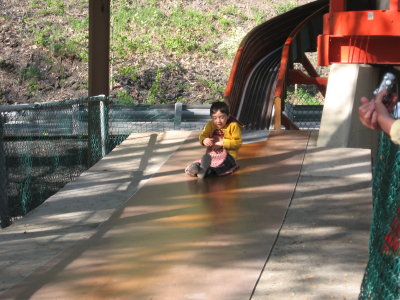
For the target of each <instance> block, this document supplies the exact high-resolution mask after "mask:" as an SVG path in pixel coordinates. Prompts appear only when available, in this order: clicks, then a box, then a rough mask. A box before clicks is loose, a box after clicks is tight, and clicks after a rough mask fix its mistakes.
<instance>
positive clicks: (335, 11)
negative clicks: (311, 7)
mask: <svg viewBox="0 0 400 300" xmlns="http://www.w3.org/2000/svg"><path fill="white" fill-rule="evenodd" d="M399 3H400V1H399V0H390V2H389V9H381V10H373V9H371V10H357V11H346V7H345V1H343V0H338V1H335V0H331V1H330V5H331V7H330V11H329V13H328V14H326V15H324V18H323V23H324V29H323V34H322V35H319V36H318V40H317V42H318V64H319V65H321V66H328V65H330V64H333V63H353V64H391V65H400V52H399V51H398V50H397V49H399V48H398V47H399V45H400V11H399V10H400V9H399V5H400V4H399Z"/></svg>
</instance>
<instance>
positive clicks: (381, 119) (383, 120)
mask: <svg viewBox="0 0 400 300" xmlns="http://www.w3.org/2000/svg"><path fill="white" fill-rule="evenodd" d="M385 94H386V93H379V94H378V96H377V97H376V99H375V101H374V102H375V111H376V122H377V123H378V125H379V127H380V129H382V130H383V131H384V132H385V133H387V134H388V135H390V129H391V127H392V125H393V123H394V122H395V121H396V120H395V119H393V118H392V116H391V115H390V112H389V111H392V110H393V107H394V105H395V104H396V102H397V96H392V98H391V105H390V106H389V107H386V106H385V105H384V104H383V103H382V99H383V96H384V95H385Z"/></svg>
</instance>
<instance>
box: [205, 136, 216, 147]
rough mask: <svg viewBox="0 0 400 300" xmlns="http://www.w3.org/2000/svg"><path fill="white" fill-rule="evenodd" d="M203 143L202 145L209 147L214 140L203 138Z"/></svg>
mask: <svg viewBox="0 0 400 300" xmlns="http://www.w3.org/2000/svg"><path fill="white" fill-rule="evenodd" d="M203 145H204V146H207V147H211V146H213V145H214V141H213V139H210V138H205V139H204V140H203Z"/></svg>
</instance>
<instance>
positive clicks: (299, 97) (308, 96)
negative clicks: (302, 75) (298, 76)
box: [289, 87, 321, 105]
mask: <svg viewBox="0 0 400 300" xmlns="http://www.w3.org/2000/svg"><path fill="white" fill-rule="evenodd" d="M289 94H291V97H292V98H295V99H296V102H297V104H298V105H321V103H320V102H319V101H318V100H317V98H316V97H315V96H314V95H313V93H311V92H309V91H308V90H307V89H305V88H302V87H299V88H297V89H296V90H294V91H293V92H289Z"/></svg>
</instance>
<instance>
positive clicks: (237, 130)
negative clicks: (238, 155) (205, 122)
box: [223, 122, 242, 150]
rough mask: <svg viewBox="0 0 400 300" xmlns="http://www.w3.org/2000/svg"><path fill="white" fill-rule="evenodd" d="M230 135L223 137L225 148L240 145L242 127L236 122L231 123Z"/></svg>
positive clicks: (237, 147) (238, 146) (236, 147)
mask: <svg viewBox="0 0 400 300" xmlns="http://www.w3.org/2000/svg"><path fill="white" fill-rule="evenodd" d="M230 127H231V128H230V132H229V133H230V137H229V138H225V137H224V139H223V143H224V148H225V149H235V150H237V149H239V148H240V146H242V128H241V126H240V125H239V124H238V123H237V122H233V123H231V126H230Z"/></svg>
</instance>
